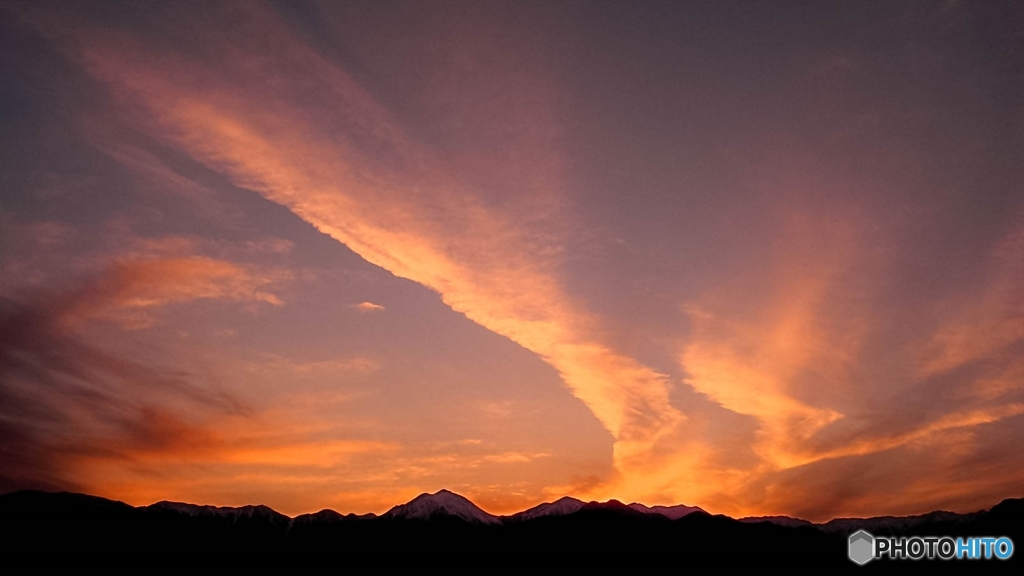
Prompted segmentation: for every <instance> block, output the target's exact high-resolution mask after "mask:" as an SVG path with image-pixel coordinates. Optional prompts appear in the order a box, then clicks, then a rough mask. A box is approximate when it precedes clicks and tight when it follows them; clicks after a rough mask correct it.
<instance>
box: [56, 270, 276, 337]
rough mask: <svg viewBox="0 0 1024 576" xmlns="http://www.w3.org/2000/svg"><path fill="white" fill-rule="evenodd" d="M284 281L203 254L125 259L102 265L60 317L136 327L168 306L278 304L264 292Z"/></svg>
mask: <svg viewBox="0 0 1024 576" xmlns="http://www.w3.org/2000/svg"><path fill="white" fill-rule="evenodd" d="M287 277H288V274H287V273H285V272H282V271H277V270H265V269H260V268H257V267H251V266H243V265H240V264H235V263H232V262H227V261H224V260H217V259H213V258H208V257H205V256H195V255H189V256H169V257H150V258H125V259H121V260H118V261H117V262H115V263H114V264H113V265H111V266H109V267H107V268H106V269H105V270H104V272H103V273H102V275H101V276H100V278H99V279H98V281H97V282H95V283H94V284H93V286H92V289H91V290H89V291H87V292H84V293H83V294H82V295H81V296H80V297H79V298H78V299H77V300H76V302H75V303H74V305H73V306H72V307H71V308H69V309H68V310H67V311H66V313H65V317H64V319H65V321H66V322H74V321H77V320H81V319H86V318H94V319H103V320H108V321H113V322H117V323H118V324H121V325H122V326H124V327H126V328H133V329H138V328H146V327H149V326H151V325H152V324H153V323H154V322H156V317H155V316H154V315H153V314H152V311H153V310H155V309H157V308H160V307H162V306H166V305H169V304H179V303H185V302H192V301H195V300H226V301H230V302H253V303H256V302H261V303H266V304H270V305H273V306H280V305H282V304H283V302H282V301H281V299H280V298H278V297H277V296H276V295H274V294H273V293H272V292H270V291H269V288H270V287H271V286H272V285H273V284H275V283H277V282H279V281H281V280H282V279H284V278H287Z"/></svg>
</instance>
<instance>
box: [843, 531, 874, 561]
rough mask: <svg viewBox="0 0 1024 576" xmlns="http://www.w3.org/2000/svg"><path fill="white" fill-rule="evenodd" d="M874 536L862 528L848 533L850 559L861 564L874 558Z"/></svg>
mask: <svg viewBox="0 0 1024 576" xmlns="http://www.w3.org/2000/svg"><path fill="white" fill-rule="evenodd" d="M874 547H875V537H874V536H872V535H871V534H868V533H867V532H865V531H863V530H857V531H856V532H854V533H853V534H850V542H849V549H848V554H849V556H850V560H853V561H854V562H856V563H857V564H860V565H861V566H863V565H864V564H867V563H868V561H870V560H871V559H872V558H874V556H875V554H874Z"/></svg>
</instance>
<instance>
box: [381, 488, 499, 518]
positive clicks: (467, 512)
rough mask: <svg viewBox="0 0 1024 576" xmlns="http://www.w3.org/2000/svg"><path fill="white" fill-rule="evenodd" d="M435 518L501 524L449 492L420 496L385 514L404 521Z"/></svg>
mask: <svg viewBox="0 0 1024 576" xmlns="http://www.w3.org/2000/svg"><path fill="white" fill-rule="evenodd" d="M433 516H456V517H458V518H462V519H463V520H465V521H466V522H469V523H472V524H500V523H501V519H500V518H498V517H497V516H494V515H493V514H488V513H487V512H484V511H483V510H481V509H480V508H478V507H477V505H476V504H473V503H472V502H470V501H469V500H468V499H466V498H464V497H462V496H459V495H458V494H456V493H454V492H449V491H448V490H439V491H437V492H435V493H433V494H420V495H419V496H417V497H415V498H413V499H412V500H411V501H409V502H408V503H407V504H399V505H398V506H395V507H394V508H392V509H391V510H388V511H387V513H385V514H384V517H385V518H392V519H399V518H400V519H404V520H428V519H430V518H431V517H433Z"/></svg>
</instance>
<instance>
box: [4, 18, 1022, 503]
mask: <svg viewBox="0 0 1024 576" xmlns="http://www.w3.org/2000/svg"><path fill="white" fill-rule="evenodd" d="M0 15H2V17H0V44H2V45H0V126H2V129H3V133H4V134H5V138H3V140H2V142H0V190H2V195H0V278H2V282H0V399H2V402H0V490H3V491H7V490H14V489H20V488H43V489H70V490H79V491H85V492H89V493H93V494H98V495H103V496H108V497H114V498H118V499H121V500H125V501H128V502H130V503H134V504H147V503H150V502H153V501H156V500H163V499H168V500H184V501H190V502H198V503H211V504H221V505H239V504H247V503H257V502H258V503H264V504H267V505H270V506H272V507H274V508H277V509H279V510H281V511H283V512H286V513H293V514H294V513H301V512H309V511H316V510H319V509H321V508H324V507H331V508H335V509H338V510H342V511H345V512H348V511H352V512H368V511H374V512H380V511H383V510H385V509H387V508H388V507H390V506H391V505H393V504H395V503H398V502H402V501H405V500H408V499H409V498H410V497H412V496H414V495H415V494H419V493H421V492H425V491H428V492H434V491H436V490H437V489H440V488H448V489H451V490H454V491H456V492H459V493H461V494H465V495H466V496H468V497H470V498H472V499H473V500H474V501H475V502H477V503H479V504H480V505H481V506H483V507H484V508H485V509H487V510H488V511H491V512H495V513H504V512H511V511H516V510H521V509H523V508H526V507H528V506H531V505H534V504H536V503H539V502H542V501H545V500H547V501H550V500H553V499H556V498H558V497H560V496H563V495H571V496H576V497H579V498H584V499H601V500H603V499H607V498H617V499H619V500H623V501H627V502H628V501H640V502H644V503H646V504H649V505H656V504H677V503H685V504H690V505H699V506H701V507H703V508H705V509H707V510H709V511H712V512H721V513H726V514H731V515H765V514H789V515H796V516H802V517H805V518H808V519H811V520H824V519H829V518H832V517H835V516H850V515H879V514H909V513H920V512H924V511H928V510H932V509H936V508H944V509H952V510H956V511H970V510H975V509H978V508H981V507H986V506H990V505H991V504H993V503H995V502H997V501H998V500H999V499H1001V498H1004V497H1009V496H1018V497H1019V496H1022V495H1024V494H1022V493H1021V486H1022V485H1024V460H1022V458H1024V456H1022V454H1021V451H1020V450H1019V447H1018V444H1019V442H1020V440H1021V439H1022V437H1024V436H1022V435H1024V162H1022V160H1021V159H1022V158H1024V132H1022V129H1024V99H1022V98H1024V97H1022V94H1024V32H1022V31H1024V9H1022V5H1021V4H1020V3H1018V2H983V3H972V2H957V1H945V2H906V3H903V2H886V3H856V2H771V3H766V2H685V3H678V2H667V3H658V2H642V3H612V2H557V3H549V2H499V3H489V2H479V1H473V2H346V3H333V2H332V3H317V2H280V3H267V4H262V3H257V2H218V3H213V2H173V3H163V4H152V3H118V2H103V3H81V2H8V3H5V4H3V6H0Z"/></svg>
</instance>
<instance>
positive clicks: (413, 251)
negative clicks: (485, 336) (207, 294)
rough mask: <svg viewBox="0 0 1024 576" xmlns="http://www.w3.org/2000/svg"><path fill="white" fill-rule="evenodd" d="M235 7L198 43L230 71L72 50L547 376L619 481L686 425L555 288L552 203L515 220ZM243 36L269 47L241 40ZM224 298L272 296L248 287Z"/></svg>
mask: <svg viewBox="0 0 1024 576" xmlns="http://www.w3.org/2000/svg"><path fill="white" fill-rule="evenodd" d="M244 11H246V12H247V13H248V16H247V18H246V24H245V25H244V26H243V27H242V28H240V29H239V30H237V31H236V32H234V33H230V34H228V35H227V36H222V37H221V38H220V39H219V40H214V41H213V43H212V44H209V45H206V46H204V47H203V49H204V50H211V51H213V52H216V53H218V54H220V55H221V56H222V57H224V58H227V60H228V61H229V63H228V65H227V66H226V67H218V68H217V69H214V68H211V67H209V66H208V65H207V64H206V63H205V62H203V61H202V60H192V59H187V58H182V57H181V55H180V54H178V55H176V54H172V53H162V52H154V51H152V50H151V49H149V48H148V47H146V46H144V45H142V44H139V43H138V39H137V38H133V37H131V36H130V35H124V34H117V35H114V36H108V37H107V39H106V40H103V41H99V40H98V37H97V36H93V35H87V34H82V35H79V34H75V33H72V39H73V44H74V51H76V52H77V54H78V56H80V57H81V59H82V61H83V62H84V63H85V65H86V66H87V67H88V68H89V70H90V71H91V72H92V73H93V74H95V75H96V77H98V78H100V79H102V80H103V81H105V82H107V83H108V84H109V86H111V88H112V89H113V90H114V92H116V93H117V94H119V95H122V96H124V97H125V98H128V99H130V100H133V101H137V102H139V103H140V104H141V105H142V108H143V109H144V110H145V113H146V114H147V115H148V116H149V117H150V118H151V119H152V121H154V122H155V126H157V128H152V129H153V133H154V134H157V135H159V136H160V137H162V138H164V139H165V140H167V141H169V142H172V143H174V144H175V145H176V146H179V147H181V148H182V149H183V150H185V151H187V152H188V153H189V154H191V155H192V156H193V157H194V158H196V159H198V160H200V161H201V162H203V163H204V164H206V165H207V166H209V167H211V168H215V169H216V170H218V171H222V172H224V173H226V174H228V175H229V176H230V177H231V178H232V179H233V181H234V182H235V183H236V184H237V185H239V186H244V187H247V188H250V189H252V190H254V191H256V192H258V193H259V194H261V195H263V196H264V197H266V198H268V199H269V200H272V201H274V202H277V203H279V204H281V205H284V206H286V207H288V208H289V209H290V210H292V211H293V212H294V213H295V214H297V215H299V216H300V217H302V218H303V219H304V220H306V221H308V222H310V223H312V224H313V225H314V226H316V227H317V228H318V229H319V230H320V231H322V232H324V233H325V234H328V235H329V236H331V237H332V238H334V239H336V240H338V241H339V242H341V243H343V244H345V245H346V246H348V247H349V248H351V249H352V250H354V251H355V252H356V253H358V254H359V255H360V256H362V257H363V258H365V259H366V260H367V261H369V262H371V263H373V264H376V265H378V266H381V267H382V268H384V269H386V270H388V271H390V272H391V273H393V274H395V275H396V276H400V277H403V278H408V279H411V280H414V281H416V282H418V283H420V284H422V285H424V286H427V287H428V288H431V289H433V290H435V291H437V292H438V293H439V294H440V296H441V298H442V299H443V301H444V302H445V303H446V304H448V305H449V306H450V307H451V308H452V309H453V310H455V311H458V312H460V313H463V314H465V315H466V316H467V317H468V318H470V319H471V320H473V321H475V322H477V323H478V324H480V325H482V326H484V327H486V328H488V329H490V330H492V331H494V332H496V333H498V334H501V335H503V336H506V337H508V338H510V339H511V340H513V341H515V342H516V343H518V344H520V345H521V346H523V347H524V348H526V349H528V350H531V351H533V352H534V353H536V354H538V355H539V356H540V357H541V358H543V359H544V360H545V361H546V362H548V363H549V364H551V365H552V366H553V367H555V369H557V370H558V372H559V373H560V374H561V376H562V378H563V380H564V381H565V383H566V384H567V386H568V387H569V389H570V390H571V391H572V392H573V394H574V395H576V396H577V397H578V398H580V399H581V400H582V401H583V402H584V403H586V405H587V406H588V407H589V408H590V409H591V410H592V411H593V413H594V415H595V416H596V417H597V418H598V419H599V420H600V421H601V423H602V424H603V425H604V426H605V427H606V428H607V429H608V431H609V432H610V433H611V435H612V436H613V437H614V438H615V448H614V458H615V462H616V465H617V466H618V468H619V470H620V472H621V473H623V474H627V475H628V474H629V470H630V467H631V466H632V462H634V461H635V460H636V459H638V458H639V459H642V458H643V457H644V454H645V453H647V452H649V451H650V450H651V449H652V448H653V447H654V445H655V444H656V443H657V442H658V441H659V439H661V438H663V437H664V436H665V435H666V434H671V433H673V432H674V431H675V429H676V427H677V426H678V424H679V423H680V422H682V421H683V420H684V419H685V418H684V416H683V415H682V413H681V412H679V411H678V410H677V409H676V408H674V407H673V406H672V405H671V403H670V402H669V388H670V385H669V382H668V379H667V377H666V376H664V375H662V374H660V373H658V372H656V371H654V370H652V369H650V368H648V367H646V366H644V365H642V364H641V363H639V362H637V361H636V360H634V359H632V358H630V357H628V356H626V355H623V354H621V353H618V352H616V351H615V350H613V349H612V348H610V347H609V346H607V345H605V344H603V343H602V342H600V341H598V340H595V339H594V337H593V334H595V333H597V332H598V330H597V329H596V328H597V325H598V324H599V320H598V319H597V318H596V317H594V316H593V315H591V314H589V313H587V312H586V311H585V310H584V309H583V308H582V307H581V306H580V305H579V304H578V303H576V302H574V301H573V300H572V299H571V298H570V297H569V296H568V295H567V294H566V292H565V290H564V288H563V287H562V285H561V282H560V280H559V278H558V275H557V270H558V268H559V259H558V254H559V252H560V245H559V240H558V238H557V235H556V236H552V235H551V234H550V231H545V230H544V229H543V228H538V227H537V226H538V225H537V223H538V222H540V223H545V224H546V223H550V222H557V221H559V220H561V219H564V217H565V215H564V214H558V213H556V212H551V210H557V202H540V203H539V204H537V203H534V204H532V205H533V206H541V207H543V210H544V211H547V213H545V212H544V211H541V212H539V213H537V214H535V215H534V216H533V217H532V218H529V219H525V220H524V219H522V218H519V216H521V214H520V213H519V210H520V209H519V208H517V207H515V206H514V204H507V205H506V208H504V209H503V208H501V207H496V206H493V205H488V203H487V202H485V201H484V199H483V198H482V197H481V196H480V195H478V194H476V193H475V192H474V190H473V189H472V186H473V183H472V182H471V180H472V179H470V180H463V179H460V178H459V176H458V175H456V174H453V172H452V171H451V170H450V169H449V168H450V166H448V165H446V164H445V163H443V162H442V161H441V160H440V158H438V157H436V156H435V155H434V154H433V153H432V152H431V150H430V149H429V148H428V147H424V146H422V145H421V144H419V143H417V142H416V141H415V140H413V139H412V138H410V137H409V136H407V135H406V134H405V133H404V131H403V130H402V128H401V126H400V125H399V124H398V123H397V122H396V121H395V120H394V119H393V118H392V116H391V115H390V113H389V112H388V111H387V110H386V109H385V108H384V107H383V106H381V105H380V104H379V103H378V102H377V101H376V100H375V99H374V98H373V97H372V96H371V94H370V93H369V92H368V91H367V90H366V89H364V88H363V87H362V86H361V85H360V84H359V83H358V82H357V81H356V80H355V79H353V78H352V77H351V76H350V75H349V74H348V73H347V72H346V71H345V70H343V69H341V68H339V67H337V66H336V65H334V64H332V63H330V62H328V61H327V60H325V59H323V58H322V57H321V56H319V55H318V54H317V53H316V52H315V51H313V50H311V49H310V48H309V47H308V46H306V45H304V44H303V43H301V42H300V41H298V40H297V38H295V37H294V36H293V35H292V33H291V32H290V31H289V30H288V29H287V28H285V27H282V26H281V25H280V23H279V22H276V21H275V20H274V19H273V18H272V17H271V16H270V14H269V13H267V12H265V11H264V10H262V9H260V8H256V7H249V8H246V9H245V10H244ZM216 36H220V35H216ZM214 37H215V36H210V38H214ZM255 37H261V38H267V39H268V41H269V43H270V45H272V46H273V47H272V48H268V46H263V47H260V46H257V45H253V44H252V42H251V38H255ZM128 47H131V48H130V49H126V48H128ZM230 63H233V64H230ZM224 70H230V73H229V74H228V75H227V76H225V75H224ZM157 71H159V72H157ZM268 79H274V80H273V82H269V83H268ZM317 94H319V95H323V96H315V95H317ZM311 95H314V96H312V97H311ZM328 95H329V97H328ZM299 102H301V104H302V105H301V106H299V105H298V104H299ZM511 118H513V120H512V121H513V122H514V124H510V125H509V126H508V127H507V129H508V130H509V131H511V132H514V133H515V132H518V133H523V134H545V133H546V132H547V127H546V125H545V126H541V128H543V129H541V130H538V129H536V128H537V127H536V126H533V125H531V124H529V123H530V122H531V121H532V120H531V118H530V115H529V114H525V115H519V116H512V117H511ZM544 120H545V121H546V120H547V118H545V119H544ZM524 123H526V124H525V125H524ZM545 138H546V137H545ZM525 144H539V145H541V146H545V147H547V148H546V149H547V150H548V151H549V152H550V154H549V155H538V154H536V150H533V151H531V153H530V154H531V156H534V157H537V158H539V159H541V158H546V159H547V160H546V161H547V162H548V163H550V162H553V161H556V160H553V159H555V158H557V155H558V154H557V150H554V149H551V148H550V147H549V144H548V142H547V140H546V139H545V140H542V141H537V142H530V141H528V137H527V142H525ZM535 168H536V170H533V171H531V173H529V174H528V175H527V174H524V180H523V186H522V191H523V193H524V194H526V196H524V198H527V197H530V198H535V197H540V198H556V197H557V196H558V188H559V186H560V182H559V181H558V180H557V177H556V176H554V175H555V174H557V169H556V168H547V167H545V166H543V165H537V166H535ZM536 174H540V175H541V177H540V179H538V176H536ZM545 175H547V176H545ZM545 178H546V179H545ZM514 186H515V185H514V184H513V188H514ZM538 194H540V195H539V196H538ZM509 211H511V212H509ZM209 272H210V274H216V273H217V272H216V271H215V270H212V269H211V270H210V271H209ZM194 289H195V290H196V292H197V293H202V292H203V285H202V284H201V283H200V284H199V285H197V286H195V287H194ZM176 294H177V293H170V294H163V297H164V298H165V299H173V298H174V297H176ZM236 294H240V295H241V297H243V298H251V299H257V300H262V301H266V302H271V303H273V298H271V297H269V296H265V295H264V293H263V292H261V291H258V290H254V291H250V292H244V291H242V292H236ZM153 296H154V297H159V296H160V294H154V295H153ZM137 301H138V302H140V303H141V302H145V301H146V300H145V298H144V296H142V295H140V296H139V299H138V300H137Z"/></svg>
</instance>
